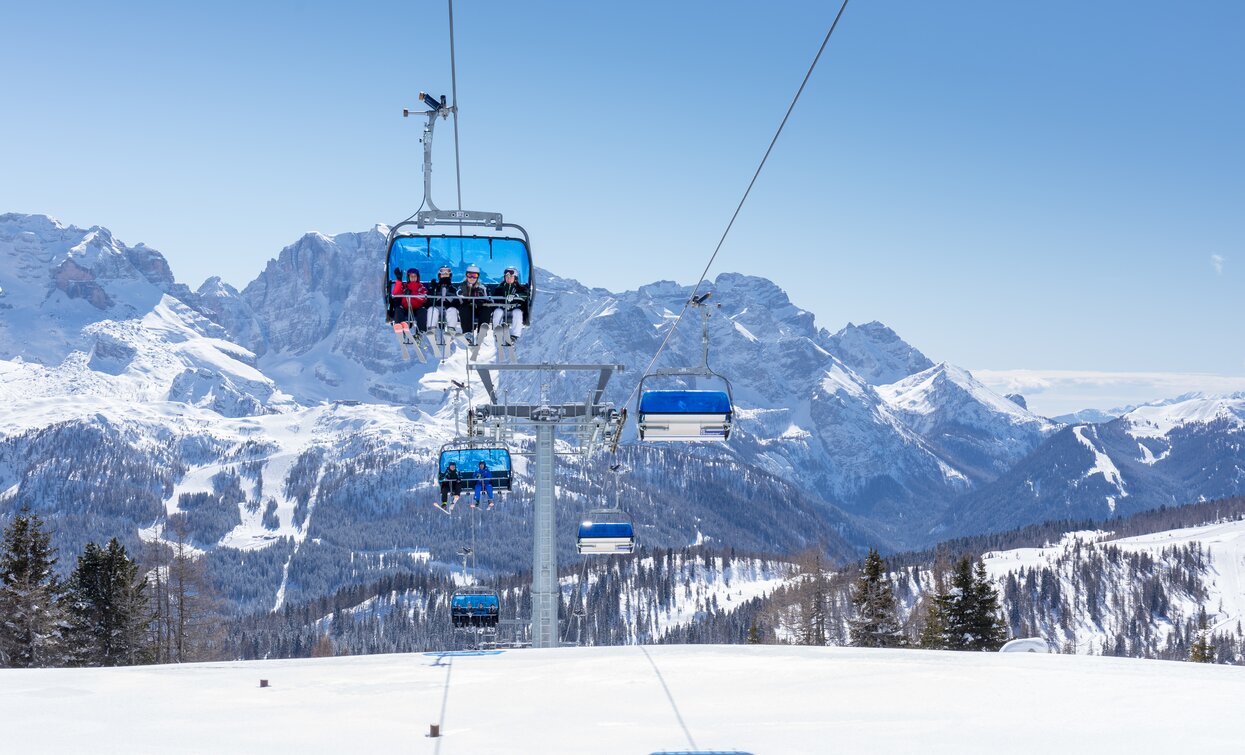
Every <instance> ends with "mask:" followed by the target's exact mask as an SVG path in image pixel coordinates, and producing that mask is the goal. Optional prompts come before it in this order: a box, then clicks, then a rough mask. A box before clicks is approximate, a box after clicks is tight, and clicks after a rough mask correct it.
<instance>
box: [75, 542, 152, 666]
mask: <svg viewBox="0 0 1245 755" xmlns="http://www.w3.org/2000/svg"><path fill="white" fill-rule="evenodd" d="M69 614H70V623H71V627H72V635H71V636H72V638H73V642H74V651H75V656H76V657H75V662H76V663H77V664H79V665H83V666H130V665H134V664H139V663H147V662H150V661H151V660H152V657H153V648H152V647H151V644H150V642H149V639H148V629H149V626H150V624H151V622H152V621H153V619H154V615H153V613H152V610H151V608H150V606H149V601H148V598H147V580H146V579H145V578H143V577H140V576H139V574H138V564H137V563H135V562H134V561H133V560H131V559H130V557H129V555H128V554H127V553H126V552H125V546H124V545H121V543H119V542H117V539H116V538H113V539H112V540H111V541H110V542H109V543H108V546H107V547H106V548H101V547H99V546H98V545H96V544H95V543H87V544H86V547H85V548H83V551H82V555H80V556H78V565H77V567H76V568H75V569H74V572H73V575H72V576H71V577H70V580H69Z"/></svg>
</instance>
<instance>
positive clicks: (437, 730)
mask: <svg viewBox="0 0 1245 755" xmlns="http://www.w3.org/2000/svg"><path fill="white" fill-rule="evenodd" d="M428 736H429V737H433V738H435V737H439V736H441V724H428Z"/></svg>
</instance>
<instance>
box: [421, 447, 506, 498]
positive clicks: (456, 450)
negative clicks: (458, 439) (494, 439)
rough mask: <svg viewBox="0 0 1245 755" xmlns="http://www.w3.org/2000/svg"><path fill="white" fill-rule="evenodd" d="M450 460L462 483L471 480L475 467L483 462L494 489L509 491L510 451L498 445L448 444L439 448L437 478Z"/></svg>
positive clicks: (466, 483) (443, 471) (467, 482)
mask: <svg viewBox="0 0 1245 755" xmlns="http://www.w3.org/2000/svg"><path fill="white" fill-rule="evenodd" d="M450 462H454V464H455V466H456V467H457V469H458V474H459V476H460V477H461V478H462V481H463V484H464V485H469V484H470V483H471V482H472V479H473V475H475V473H476V468H478V467H479V466H480V462H484V463H485V464H486V465H487V466H488V469H489V476H490V479H491V481H492V483H493V489H494V490H503V491H509V490H510V489H511V483H512V473H513V468H512V467H511V461H510V451H509V450H508V449H506V448H502V447H498V446H487V447H485V446H462V445H455V444H448V445H446V446H444V447H442V448H441V459H440V463H439V465H438V470H439V471H438V479H440V475H442V474H444V473H445V470H446V469H447V468H448V467H449V465H450Z"/></svg>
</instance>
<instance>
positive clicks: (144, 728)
mask: <svg viewBox="0 0 1245 755" xmlns="http://www.w3.org/2000/svg"><path fill="white" fill-rule="evenodd" d="M260 679H267V680H269V685H270V686H268V687H266V688H261V687H260ZM1242 699H1245V668H1242V667H1235V666H1219V665H1206V664H1192V663H1172V662H1162V661H1144V660H1129V659H1120V658H1104V657H1096V656H1091V657H1087V656H1065V655H1038V654H1031V653H952V652H935V651H920V650H866V649H858V648H833V647H827V648H811V647H792V646H718V645H699V646H664V645H663V646H648V647H645V646H628V647H611V648H561V649H553V650H504V651H501V652H498V653H496V654H487V655H471V654H461V655H454V654H440V653H436V654H432V653H430V654H409V655H377V656H357V657H343V658H323V659H305V660H278V661H250V662H235V663H203V664H186V665H181V666H142V667H130V668H120V669H37V670H24V669H22V670H18V669H4V670H0V710H3V711H4V713H3V720H4V734H5V737H4V741H5V748H8V747H13V748H14V749H12V750H9V751H11V752H40V753H81V752H92V753H113V752H116V753H122V752H124V753H250V752H254V753H286V752H288V753H321V752H323V753H329V752H332V753H343V752H386V753H388V752H407V753H440V754H441V755H453V754H454V753H587V752H593V753H653V752H663V751H680V752H683V751H695V750H733V751H743V752H750V753H862V752H874V753H909V752H910V753H923V754H929V753H1078V752H1093V753H1151V752H1168V753H1186V752H1196V751H1204V752H1241V751H1242V750H1245V731H1242V727H1241V718H1240V701H1241V700H1242ZM431 724H438V725H439V726H440V733H441V736H440V737H438V738H431V737H429V736H428V734H429V727H430V725H431Z"/></svg>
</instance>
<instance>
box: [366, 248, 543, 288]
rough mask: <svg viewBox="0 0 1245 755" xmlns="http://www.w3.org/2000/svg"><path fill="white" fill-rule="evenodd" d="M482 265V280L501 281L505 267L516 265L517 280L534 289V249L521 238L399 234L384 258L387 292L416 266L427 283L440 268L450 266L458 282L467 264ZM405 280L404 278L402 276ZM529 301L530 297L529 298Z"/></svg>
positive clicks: (465, 271) (480, 266)
mask: <svg viewBox="0 0 1245 755" xmlns="http://www.w3.org/2000/svg"><path fill="white" fill-rule="evenodd" d="M468 265H475V266H476V267H478V268H480V283H483V284H484V285H486V286H490V285H493V284H496V283H501V281H502V274H503V273H505V271H506V268H508V267H513V268H514V269H515V271H516V272H517V275H516V277H517V278H518V282H519V283H522V284H524V285H526V286H527V287H528V290H529V292H530V291H532V289H533V286H532V253H531V250H530V249H528V246H527V242H525V241H523V240H522V239H515V238H508V237H493V236H431V235H429V236H398V237H396V238H394V240H393V241H392V242H390V244H389V254H388V257H387V258H386V261H385V280H386V281H387V283H388V286H387V287H386V292H388V290H389V287H390V286H392V285H393V282H394V281H395V280H398V278H395V277H394V271H395V270H400V271H401V274H402V276H405V275H406V271H407V270H410V269H412V268H414V269H415V270H418V271H419V279H420V280H421V281H423V282H424V283H427V282H428V281H431V280H436V277H437V271H438V270H439V269H441V267H443V266H444V267H448V268H449V269H450V271H451V275H452V277H453V280H454V282H455V283H461V282H462V281H463V279H464V278H465V276H466V273H467V266H468ZM403 280H405V278H403ZM529 304H530V298H529Z"/></svg>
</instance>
